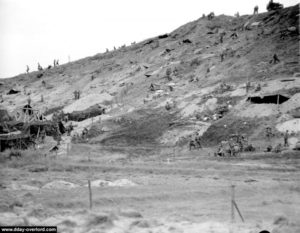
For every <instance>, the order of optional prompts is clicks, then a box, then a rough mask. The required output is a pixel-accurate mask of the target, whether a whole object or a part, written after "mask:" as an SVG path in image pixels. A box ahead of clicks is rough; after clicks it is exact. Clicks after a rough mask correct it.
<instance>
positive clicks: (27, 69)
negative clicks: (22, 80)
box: [26, 65, 29, 74]
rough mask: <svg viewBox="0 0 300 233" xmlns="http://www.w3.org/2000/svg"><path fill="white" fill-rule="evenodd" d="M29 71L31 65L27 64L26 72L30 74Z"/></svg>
mask: <svg viewBox="0 0 300 233" xmlns="http://www.w3.org/2000/svg"><path fill="white" fill-rule="evenodd" d="M28 72H29V66H28V65H27V66H26V73H27V74H28Z"/></svg>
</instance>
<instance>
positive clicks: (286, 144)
mask: <svg viewBox="0 0 300 233" xmlns="http://www.w3.org/2000/svg"><path fill="white" fill-rule="evenodd" d="M288 140H289V131H288V130H287V131H285V134H284V136H283V141H284V146H285V147H288V146H289V143H288Z"/></svg>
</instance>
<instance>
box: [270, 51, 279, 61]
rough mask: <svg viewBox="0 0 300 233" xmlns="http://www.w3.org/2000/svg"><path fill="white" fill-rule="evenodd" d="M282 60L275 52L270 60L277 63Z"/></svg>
mask: <svg viewBox="0 0 300 233" xmlns="http://www.w3.org/2000/svg"><path fill="white" fill-rule="evenodd" d="M279 62H280V60H279V58H278V56H277V54H276V53H275V54H274V55H273V59H272V60H271V61H270V64H272V63H273V64H277V63H279Z"/></svg>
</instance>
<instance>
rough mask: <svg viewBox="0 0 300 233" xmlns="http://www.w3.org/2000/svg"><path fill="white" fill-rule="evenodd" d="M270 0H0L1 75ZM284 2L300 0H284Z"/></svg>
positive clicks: (249, 11) (247, 11)
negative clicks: (202, 17)
mask: <svg viewBox="0 0 300 233" xmlns="http://www.w3.org/2000/svg"><path fill="white" fill-rule="evenodd" d="M267 2H268V1H267V0H227V1H224V0H223V1H222V0H218V1H217V0H0V78H6V77H10V76H15V75H17V74H19V73H24V72H25V70H26V65H29V67H30V71H33V70H36V69H37V62H40V64H41V65H42V66H44V67H45V66H48V65H50V64H51V65H52V63H53V59H59V61H60V63H65V62H67V61H68V57H69V56H70V58H71V60H76V59H79V58H83V57H86V56H92V55H95V54H97V53H100V52H104V51H105V49H106V48H109V49H110V50H111V49H112V48H113V46H116V47H118V46H120V45H123V44H126V45H129V44H130V43H131V42H133V41H136V42H138V41H141V40H144V39H147V38H149V37H154V36H157V35H159V34H162V33H167V32H170V31H173V30H174V29H176V28H177V27H179V26H181V25H183V24H185V23H187V22H190V21H193V20H196V19H198V18H200V17H201V16H202V14H203V13H204V14H208V13H209V12H211V11H214V12H215V14H216V15H219V14H226V15H234V13H235V12H237V11H239V13H240V14H241V15H242V14H252V12H253V7H254V6H255V5H258V6H259V12H262V11H266V10H265V9H266V4H267ZM280 2H281V3H283V4H284V6H285V7H286V6H291V5H295V4H297V3H298V2H299V1H298V0H281V1H280Z"/></svg>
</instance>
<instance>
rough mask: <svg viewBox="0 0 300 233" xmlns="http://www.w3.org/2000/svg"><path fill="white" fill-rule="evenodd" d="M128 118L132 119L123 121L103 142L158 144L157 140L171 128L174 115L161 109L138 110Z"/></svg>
mask: <svg viewBox="0 0 300 233" xmlns="http://www.w3.org/2000/svg"><path fill="white" fill-rule="evenodd" d="M126 118H129V119H130V120H124V121H122V122H121V124H120V127H119V128H118V129H116V130H114V131H113V132H112V133H111V134H110V136H108V137H107V138H105V139H103V140H102V141H101V143H104V144H113V145H116V144H118V145H120V144H121V145H130V146H135V145H147V144H152V145H153V144H157V141H156V140H157V139H158V138H159V137H160V136H161V135H162V134H163V133H164V131H165V130H167V129H168V128H169V123H170V122H172V120H173V119H174V115H173V114H170V113H166V112H165V111H159V110H157V111H149V110H138V111H135V112H133V113H131V114H130V115H128V116H126Z"/></svg>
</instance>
